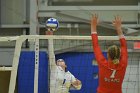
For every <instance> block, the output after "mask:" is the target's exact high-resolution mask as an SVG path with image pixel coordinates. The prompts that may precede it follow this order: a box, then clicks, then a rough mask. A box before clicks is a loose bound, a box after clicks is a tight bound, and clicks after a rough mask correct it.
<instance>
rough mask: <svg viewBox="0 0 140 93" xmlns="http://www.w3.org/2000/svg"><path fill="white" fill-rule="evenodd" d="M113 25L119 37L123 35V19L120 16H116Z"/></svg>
mask: <svg viewBox="0 0 140 93" xmlns="http://www.w3.org/2000/svg"><path fill="white" fill-rule="evenodd" d="M113 25H114V26H115V28H116V30H117V33H118V35H122V34H123V33H122V28H121V26H122V21H121V17H120V16H115V19H114V21H113Z"/></svg>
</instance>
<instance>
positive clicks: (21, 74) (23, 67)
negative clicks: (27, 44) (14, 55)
mask: <svg viewBox="0 0 140 93" xmlns="http://www.w3.org/2000/svg"><path fill="white" fill-rule="evenodd" d="M39 55H40V59H39V89H38V93H48V74H47V73H48V61H47V54H46V52H40V54H39ZM34 60H35V53H34V52H22V53H21V55H20V62H19V67H18V93H34V66H35V65H34Z"/></svg>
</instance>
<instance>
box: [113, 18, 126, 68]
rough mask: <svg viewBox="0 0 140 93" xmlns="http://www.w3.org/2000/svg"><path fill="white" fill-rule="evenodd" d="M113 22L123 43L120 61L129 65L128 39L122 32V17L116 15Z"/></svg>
mask: <svg viewBox="0 0 140 93" xmlns="http://www.w3.org/2000/svg"><path fill="white" fill-rule="evenodd" d="M113 24H114V26H115V28H116V32H117V34H118V36H119V38H120V43H121V55H120V62H121V64H124V65H126V66H127V62H128V52H127V44H126V40H125V37H124V35H123V32H122V28H121V18H120V17H119V16H116V17H115V20H114V21H113Z"/></svg>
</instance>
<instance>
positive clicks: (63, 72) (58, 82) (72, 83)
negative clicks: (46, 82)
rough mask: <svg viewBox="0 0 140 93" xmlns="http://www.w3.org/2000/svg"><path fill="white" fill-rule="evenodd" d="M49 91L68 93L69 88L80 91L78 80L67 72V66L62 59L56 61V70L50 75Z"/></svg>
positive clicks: (80, 84)
mask: <svg viewBox="0 0 140 93" xmlns="http://www.w3.org/2000/svg"><path fill="white" fill-rule="evenodd" d="M51 75H52V76H51V85H53V86H50V87H53V88H51V89H53V90H51V92H52V93H69V90H70V88H71V87H73V88H74V89H76V90H80V89H81V86H82V83H81V81H80V80H78V79H76V78H75V77H74V75H72V74H71V73H70V72H69V71H68V70H67V65H66V64H65V61H64V60H63V59H58V60H57V61H56V69H55V70H54V72H52V74H51Z"/></svg>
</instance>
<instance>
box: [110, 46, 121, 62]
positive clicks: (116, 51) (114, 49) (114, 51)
mask: <svg viewBox="0 0 140 93" xmlns="http://www.w3.org/2000/svg"><path fill="white" fill-rule="evenodd" d="M108 54H109V57H110V58H111V59H112V62H113V64H119V59H120V48H119V47H118V46H116V45H113V46H110V47H109V49H108Z"/></svg>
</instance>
